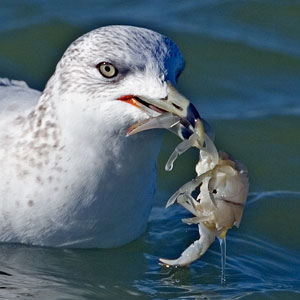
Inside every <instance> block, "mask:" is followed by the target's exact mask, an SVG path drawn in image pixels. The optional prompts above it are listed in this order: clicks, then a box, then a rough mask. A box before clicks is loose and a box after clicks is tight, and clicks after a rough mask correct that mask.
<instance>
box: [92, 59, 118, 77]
mask: <svg viewBox="0 0 300 300" xmlns="http://www.w3.org/2000/svg"><path fill="white" fill-rule="evenodd" d="M97 69H98V70H99V72H100V73H101V75H102V76H104V77H105V78H112V77H115V76H117V74H118V70H117V69H116V68H115V67H114V66H113V65H112V64H111V63H108V62H101V63H99V64H98V65H97Z"/></svg>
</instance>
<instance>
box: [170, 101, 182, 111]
mask: <svg viewBox="0 0 300 300" xmlns="http://www.w3.org/2000/svg"><path fill="white" fill-rule="evenodd" d="M172 105H173V106H174V107H175V108H177V109H179V110H181V111H183V108H182V107H180V106H179V105H177V104H175V103H172Z"/></svg>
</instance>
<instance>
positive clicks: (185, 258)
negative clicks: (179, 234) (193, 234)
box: [159, 223, 216, 267]
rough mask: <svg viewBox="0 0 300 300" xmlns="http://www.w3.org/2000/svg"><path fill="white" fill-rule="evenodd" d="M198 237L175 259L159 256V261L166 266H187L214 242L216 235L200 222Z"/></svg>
mask: <svg viewBox="0 0 300 300" xmlns="http://www.w3.org/2000/svg"><path fill="white" fill-rule="evenodd" d="M198 227H199V234H200V239H199V240H197V241H195V242H194V243H193V244H191V245H190V246H189V247H188V248H187V249H185V250H184V251H183V252H182V253H181V255H180V257H179V258H177V259H164V258H160V259H159V261H160V262H161V263H163V264H165V265H167V266H181V267H182V266H189V265H190V264H191V263H192V262H193V261H195V260H197V259H198V258H199V257H201V256H202V255H203V254H204V253H205V252H206V251H207V249H208V248H209V246H210V245H211V244H212V243H213V242H214V240H215V238H216V235H215V234H214V232H213V231H210V230H209V229H208V228H206V227H205V225H204V224H202V223H200V224H199V225H198Z"/></svg>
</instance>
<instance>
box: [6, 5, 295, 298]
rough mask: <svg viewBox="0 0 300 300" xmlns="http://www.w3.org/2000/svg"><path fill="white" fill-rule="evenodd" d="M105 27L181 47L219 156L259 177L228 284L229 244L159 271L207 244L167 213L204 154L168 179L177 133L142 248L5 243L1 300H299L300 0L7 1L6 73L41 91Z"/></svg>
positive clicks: (176, 213)
mask: <svg viewBox="0 0 300 300" xmlns="http://www.w3.org/2000/svg"><path fill="white" fill-rule="evenodd" d="M108 24H130V25H137V26H142V27H148V28H151V29H154V30H156V31H159V32H161V33H163V34H165V35H168V36H170V37H171V38H172V39H173V40H174V41H175V42H176V43H177V44H178V45H179V47H180V49H181V51H182V53H183V55H184V57H185V60H186V70H185V71H184V73H183V74H182V76H181V78H180V80H179V89H180V90H181V92H182V93H183V94H185V95H186V96H187V97H188V98H189V99H191V101H192V102H193V103H194V104H195V105H196V107H197V108H198V110H199V112H200V113H201V115H202V116H203V117H204V118H206V119H208V120H209V121H210V123H211V124H212V126H213V127H214V129H215V132H216V144H217V146H218V148H220V149H224V150H226V151H229V152H231V153H232V154H233V155H234V157H236V158H238V159H239V160H241V161H243V162H244V163H245V164H246V165H247V166H248V168H249V175H250V182H251V186H250V194H249V198H248V201H247V206H246V209H245V213H244V216H243V220H242V223H241V226H240V228H239V229H233V230H231V231H230V232H229V234H228V236H227V245H226V246H227V264H226V270H225V273H226V284H223V285H222V284H221V258H220V247H219V245H218V242H215V243H214V244H213V246H212V247H211V248H210V250H209V251H208V252H207V253H206V254H205V255H204V256H203V257H202V258H201V259H200V260H198V261H197V262H195V263H193V264H192V265H191V267H190V268H165V267H161V266H160V265H159V264H158V258H159V257H168V258H172V257H177V256H178V255H179V254H180V253H181V251H182V250H183V249H185V248H186V247H187V246H188V245H189V244H190V243H191V242H193V241H194V240H195V239H196V238H197V228H196V226H187V225H185V224H183V223H182V222H181V219H182V218H183V217H187V213H186V211H185V210H184V209H183V208H181V207H178V206H172V207H170V208H168V209H165V208H164V206H165V203H166V201H167V199H168V198H169V196H170V195H171V194H172V193H173V192H174V191H176V189H177V188H178V187H179V186H181V185H182V184H183V183H185V182H187V181H188V180H190V179H191V178H193V177H194V165H195V162H196V161H197V151H192V150H191V151H189V152H188V153H185V154H184V155H183V156H182V157H181V158H180V159H179V160H178V161H176V163H175V165H174V170H173V171H172V172H170V173H166V172H165V171H164V164H165V162H166V161H167V158H168V156H169V155H170V153H171V152H172V150H173V149H174V147H175V146H176V145H177V143H178V139H177V138H176V137H175V136H172V135H167V136H166V139H165V141H164V143H163V146H162V150H161V154H160V157H159V167H158V172H159V179H158V191H157V196H156V199H155V205H154V208H153V211H152V214H151V217H150V221H149V225H148V228H147V231H146V233H145V234H144V235H143V236H142V237H141V238H139V239H138V240H137V241H135V242H133V243H131V244H129V245H126V246H124V247H121V248H118V249H113V250H98V249H93V250H69V249H47V248H38V247H29V246H21V245H7V244H1V245H0V271H2V272H5V273H3V274H2V273H1V272H0V298H1V299H139V298H140V299H300V230H299V228H300V218H299V215H300V184H299V182H300V134H299V128H300V1H291V0H286V1H275V0H273V1H267V0H261V1H252V0H248V1H242V0H236V1H217V0H202V1H199V0H193V1H192V0H187V1H179V0H178V1H175V0H174V1H170V0H169V1H156V0H155V1H109V0H104V1H96V0H88V1H58V0H53V1H44V0H43V1H37V0H36V1H33V0H27V1H11V0H1V2H0V76H2V77H3V76H4V77H10V78H15V79H22V80H25V81H26V82H27V83H28V84H29V85H30V86H32V87H34V88H37V89H42V88H43V87H44V85H45V83H46V82H47V79H48V78H49V76H50V75H51V74H52V72H53V70H54V67H55V64H56V63H57V61H58V60H59V58H60V57H61V55H62V53H63V52H64V50H65V48H66V47H67V46H68V45H69V44H70V43H71V42H72V41H73V40H74V39H75V38H76V37H78V36H80V35H81V34H83V33H85V32H87V31H88V30H91V29H93V28H97V27H99V26H103V25H108ZM8 274H9V275H11V276H9V275H8Z"/></svg>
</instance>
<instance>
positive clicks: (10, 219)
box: [0, 25, 199, 248]
mask: <svg viewBox="0 0 300 300" xmlns="http://www.w3.org/2000/svg"><path fill="white" fill-rule="evenodd" d="M37 63H38V62H37ZM183 68H184V60H183V58H182V55H181V53H180V51H179V49H178V47H177V46H176V44H175V43H174V42H173V41H172V40H170V39H169V38H167V37H165V36H163V35H161V34H159V33H156V32H153V31H151V30H148V29H144V28H139V27H133V26H118V25H114V26H106V27H101V28H98V29H95V30H93V31H91V32H89V33H87V34H85V35H83V36H81V37H80V38H78V39H77V40H75V41H74V42H73V43H72V44H71V45H70V46H69V47H68V48H67V50H66V51H65V53H64V54H63V56H62V58H61V60H60V61H59V62H58V64H57V66H56V69H55V72H54V74H53V75H52V77H51V78H50V79H49V81H48V82H47V84H46V86H45V89H44V91H43V92H39V91H36V90H33V89H31V88H29V87H28V86H27V84H26V83H25V82H21V81H15V80H9V79H6V78H3V79H1V80H0V195H1V198H0V226H1V231H0V242H11V243H24V244H30V245H39V246H51V247H78V248H89V247H99V248H109V247H117V246H120V245H123V244H125V243H128V242H130V241H132V240H134V239H136V238H138V237H139V236H140V235H141V234H142V233H143V232H144V231H145V229H146V225H147V220H148V217H149V214H150V211H151V207H152V204H153V199H154V195H155V189H156V177H157V175H156V169H157V167H156V164H157V162H156V161H157V156H158V153H159V150H160V146H161V142H162V139H163V132H162V130H151V131H144V132H141V133H139V134H137V135H132V136H128V135H127V132H128V129H129V128H130V127H131V126H132V125H133V124H135V123H138V122H143V121H144V120H147V119H150V118H153V117H156V116H161V115H164V114H171V115H172V116H176V118H177V119H178V120H179V121H178V122H177V124H174V128H173V129H174V130H175V131H176V130H177V131H178V132H181V135H182V136H183V138H184V132H185V134H186V132H187V128H188V127H189V128H190V129H191V127H194V125H195V124H194V123H195V122H194V120H195V119H197V118H198V117H199V116H198V113H197V112H196V110H195V109H194V107H193V106H192V105H191V103H190V102H189V101H188V100H187V99H186V98H185V97H184V96H183V95H181V94H180V93H179V92H178V91H177V90H176V80H177V78H178V76H179V75H180V73H181V72H182V70H183ZM175 125H176V126H175ZM187 136H188V135H187Z"/></svg>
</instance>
